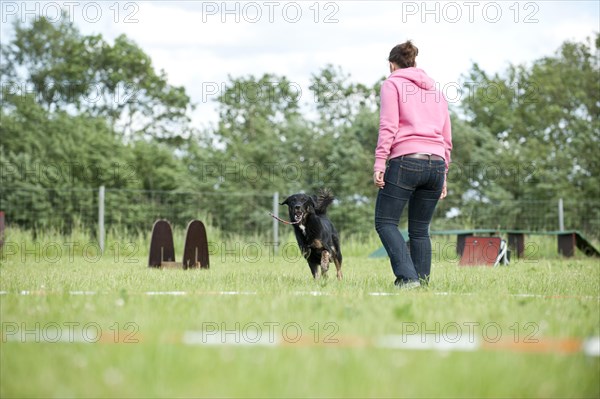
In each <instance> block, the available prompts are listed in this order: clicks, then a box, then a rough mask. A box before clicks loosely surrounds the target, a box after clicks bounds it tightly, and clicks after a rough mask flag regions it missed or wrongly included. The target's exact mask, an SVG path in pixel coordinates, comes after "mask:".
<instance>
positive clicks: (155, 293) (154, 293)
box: [146, 291, 187, 296]
mask: <svg viewBox="0 0 600 399" xmlns="http://www.w3.org/2000/svg"><path fill="white" fill-rule="evenodd" d="M146 295H174V296H180V295H187V292H185V291H146Z"/></svg>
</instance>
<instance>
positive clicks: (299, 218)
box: [294, 211, 304, 222]
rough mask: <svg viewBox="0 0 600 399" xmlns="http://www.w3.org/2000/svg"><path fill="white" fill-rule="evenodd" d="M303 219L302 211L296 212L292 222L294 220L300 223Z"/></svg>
mask: <svg viewBox="0 0 600 399" xmlns="http://www.w3.org/2000/svg"><path fill="white" fill-rule="evenodd" d="M303 217H304V212H302V211H297V212H296V213H295V214H294V220H295V221H296V222H299V221H301V220H302V218H303Z"/></svg>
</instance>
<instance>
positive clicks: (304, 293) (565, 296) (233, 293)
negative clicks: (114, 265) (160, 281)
mask: <svg viewBox="0 0 600 399" xmlns="http://www.w3.org/2000/svg"><path fill="white" fill-rule="evenodd" d="M413 293H414V294H419V292H418V291H413V292H411V294H413ZM422 293H423V294H429V295H435V296H473V295H477V294H475V293H472V292H447V291H441V292H422ZM60 294H62V292H52V291H34V290H20V291H17V292H9V291H0V295H22V296H44V295H60ZM68 294H69V295H73V296H90V295H105V294H110V292H106V291H105V292H99V291H83V290H82V291H68ZM129 294H131V295H136V294H138V295H140V294H141V295H148V296H162V295H164V296H185V295H223V296H236V295H259V293H258V292H256V291H138V292H129ZM290 294H291V295H296V296H313V297H314V296H335V293H331V292H324V291H294V292H291V293H290ZM406 294H407V292H388V291H381V292H378V291H373V292H367V293H366V295H367V296H373V297H377V296H380V297H385V296H400V295H406ZM498 296H499V297H513V298H542V299H589V300H600V296H593V295H569V294H499V295H498Z"/></svg>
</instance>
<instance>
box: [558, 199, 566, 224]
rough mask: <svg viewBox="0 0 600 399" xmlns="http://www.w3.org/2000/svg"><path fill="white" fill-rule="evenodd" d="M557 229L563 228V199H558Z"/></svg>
mask: <svg viewBox="0 0 600 399" xmlns="http://www.w3.org/2000/svg"><path fill="white" fill-rule="evenodd" d="M558 229H559V230H560V231H564V230H565V214H564V210H563V199H562V198H559V199H558Z"/></svg>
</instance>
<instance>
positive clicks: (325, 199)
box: [315, 188, 334, 215]
mask: <svg viewBox="0 0 600 399" xmlns="http://www.w3.org/2000/svg"><path fill="white" fill-rule="evenodd" d="M333 200H334V197H333V193H332V192H331V190H330V189H328V188H322V189H321V190H319V196H318V197H317V205H316V206H315V212H316V213H317V215H325V214H326V213H327V207H328V206H329V204H331V203H332V202H333Z"/></svg>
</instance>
